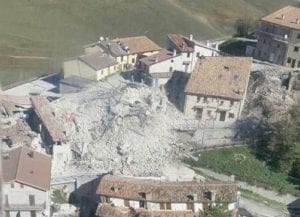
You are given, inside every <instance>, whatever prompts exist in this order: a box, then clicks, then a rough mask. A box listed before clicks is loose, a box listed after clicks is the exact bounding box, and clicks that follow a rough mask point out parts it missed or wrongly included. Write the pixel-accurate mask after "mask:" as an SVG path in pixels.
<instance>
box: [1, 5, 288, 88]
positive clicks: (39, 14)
mask: <svg viewBox="0 0 300 217" xmlns="http://www.w3.org/2000/svg"><path fill="white" fill-rule="evenodd" d="M292 2H293V0H226V1H224V0H209V1H208V0H126V1H125V0H85V1H83V0H26V1H25V0H24V1H20V0H10V1H6V0H0V70H1V74H0V81H1V83H2V85H7V84H9V83H12V82H15V81H20V80H21V81H22V80H25V79H28V78H29V77H32V76H36V75H41V74H45V73H49V72H53V71H58V70H59V68H60V66H61V62H62V61H63V60H64V59H68V58H70V57H72V56H76V55H78V54H79V53H80V52H82V46H83V45H85V44H88V43H91V42H94V41H96V40H97V38H98V37H99V36H101V35H103V36H110V37H112V38H113V37H123V36H130V35H147V36H149V37H150V38H152V39H153V40H155V41H156V42H157V43H159V44H161V45H163V42H164V39H165V35H166V34H167V33H169V32H178V33H182V34H189V33H193V34H194V36H195V37H196V38H198V39H203V40H205V39H208V38H217V37H222V36H224V35H230V34H231V33H232V26H233V23H234V21H235V20H236V19H237V18H240V17H245V16H249V17H252V18H258V17H261V16H262V15H264V14H267V13H269V12H271V11H273V10H275V9H278V8H280V7H282V6H283V5H286V4H291V3H292ZM15 56H17V57H15ZM19 56H34V58H31V57H26V58H20V57H19Z"/></svg>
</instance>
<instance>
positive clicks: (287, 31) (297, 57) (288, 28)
mask: <svg viewBox="0 0 300 217" xmlns="http://www.w3.org/2000/svg"><path fill="white" fill-rule="evenodd" d="M257 35H258V42H257V45H256V49H255V53H254V57H255V58H257V59H260V60H264V61H269V62H272V63H275V64H279V65H283V66H287V67H291V68H299V67H300V8H296V7H291V6H287V7H284V8H282V9H280V10H278V11H276V12H274V13H272V14H270V15H268V16H266V17H263V18H262V19H261V20H260V23H259V29H258V31H257Z"/></svg>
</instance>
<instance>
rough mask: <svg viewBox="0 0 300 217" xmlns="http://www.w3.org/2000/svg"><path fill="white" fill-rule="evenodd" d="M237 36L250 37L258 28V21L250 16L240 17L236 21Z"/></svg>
mask: <svg viewBox="0 0 300 217" xmlns="http://www.w3.org/2000/svg"><path fill="white" fill-rule="evenodd" d="M234 28H235V31H236V33H235V36H236V37H248V36H249V34H250V33H252V32H254V31H255V29H256V22H255V21H254V20H252V19H250V18H240V19H238V20H237V21H236V22H235V25H234Z"/></svg>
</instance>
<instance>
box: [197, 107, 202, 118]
mask: <svg viewBox="0 0 300 217" xmlns="http://www.w3.org/2000/svg"><path fill="white" fill-rule="evenodd" d="M202 113H203V108H197V109H196V119H198V120H201V119H202Z"/></svg>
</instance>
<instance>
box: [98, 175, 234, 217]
mask: <svg viewBox="0 0 300 217" xmlns="http://www.w3.org/2000/svg"><path fill="white" fill-rule="evenodd" d="M97 194H98V195H99V196H100V205H99V206H100V207H101V205H103V204H111V205H113V206H115V207H131V208H132V209H135V210H137V211H139V212H140V211H142V212H146V213H147V212H148V213H152V212H153V213H155V212H157V213H161V215H154V216H168V215H166V214H167V213H174V214H176V213H177V216H183V215H178V213H185V214H190V215H186V216H193V215H194V214H195V213H199V212H202V211H203V210H205V209H209V208H210V207H211V206H216V205H220V206H222V207H223V209H224V211H227V212H229V213H232V214H234V213H235V212H236V201H237V186H236V184H235V183H232V182H229V183H223V182H216V183H210V182H197V181H185V182H174V181H165V180H158V179H156V180H155V179H145V178H134V177H124V176H114V175H106V176H103V177H102V178H101V179H100V182H99V186H98V189H97ZM139 209H141V210H139ZM98 214H99V215H98V216H105V215H101V212H100V213H98ZM191 214H192V215H191ZM147 216H148V215H147ZM149 216H151V215H149ZM172 216H176V215H172Z"/></svg>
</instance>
